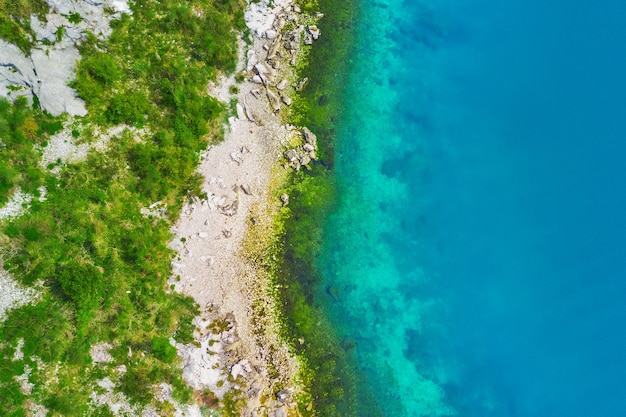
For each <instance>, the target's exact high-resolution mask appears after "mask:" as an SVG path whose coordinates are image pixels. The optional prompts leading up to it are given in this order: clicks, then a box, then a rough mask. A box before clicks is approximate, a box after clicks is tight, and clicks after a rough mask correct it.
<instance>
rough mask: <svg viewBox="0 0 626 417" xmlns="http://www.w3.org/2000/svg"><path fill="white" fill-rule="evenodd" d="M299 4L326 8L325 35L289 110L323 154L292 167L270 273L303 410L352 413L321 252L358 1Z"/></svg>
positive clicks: (301, 72) (351, 385)
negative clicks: (326, 302)
mask: <svg viewBox="0 0 626 417" xmlns="http://www.w3.org/2000/svg"><path fill="white" fill-rule="evenodd" d="M301 7H302V8H303V10H304V11H305V12H306V13H311V14H314V13H315V12H317V11H319V10H321V11H322V13H324V14H325V15H324V17H323V18H322V19H320V21H319V22H318V27H319V28H320V30H321V33H322V36H321V37H320V39H319V40H317V41H316V42H315V44H314V46H313V47H312V48H310V50H306V51H305V52H304V59H302V60H301V61H300V63H299V66H298V69H297V72H298V78H300V79H304V78H306V79H307V82H306V84H305V85H304V87H303V88H302V89H301V90H300V91H299V92H297V93H296V95H295V97H294V103H293V105H292V109H291V114H290V115H289V118H290V122H292V123H294V124H296V125H300V126H307V127H309V128H310V129H311V130H312V131H313V132H314V133H315V134H316V135H317V138H318V141H317V143H318V154H319V156H320V160H319V161H317V162H315V163H313V165H312V167H311V169H310V170H307V171H300V172H294V173H293V174H291V175H290V176H289V179H288V180H287V182H286V185H285V186H284V188H283V190H282V192H285V193H287V194H289V196H290V199H289V201H290V203H289V206H288V207H285V208H283V210H282V216H281V217H280V221H281V222H282V224H281V227H280V228H279V229H280V230H281V231H282V234H281V236H280V244H279V245H277V246H276V247H274V252H275V253H274V254H273V258H274V259H275V261H274V262H273V263H272V272H271V275H272V279H273V280H274V283H273V284H274V286H275V288H278V292H277V294H276V296H277V298H278V300H279V302H278V306H279V309H280V314H281V319H282V322H281V325H282V328H281V330H282V335H283V337H284V338H286V339H287V340H288V342H289V344H290V347H291V348H292V350H293V352H295V353H296V355H297V356H298V357H299V358H300V360H301V363H302V364H303V368H304V369H303V372H302V374H303V375H302V376H301V377H302V378H303V383H304V385H305V386H306V389H307V390H308V393H309V395H310V398H311V399H312V407H311V404H308V403H307V401H302V402H301V403H300V412H301V413H302V415H311V416H312V415H318V416H353V415H356V413H357V401H360V399H359V400H357V392H358V389H357V384H361V380H360V376H359V374H358V372H357V371H356V369H355V367H354V362H353V360H352V359H351V355H352V353H353V352H352V351H353V347H351V346H350V345H349V344H343V345H342V342H341V341H340V340H339V339H338V337H337V335H336V333H335V331H334V329H333V327H332V325H331V324H330V322H329V321H328V318H327V316H326V314H325V311H324V309H323V308H322V304H323V303H322V302H321V300H320V299H319V297H320V294H321V293H322V291H320V286H321V275H320V271H319V270H318V264H317V259H318V255H319V252H320V250H321V248H322V239H323V232H324V225H325V219H326V217H327V216H328V214H329V213H331V212H332V210H333V209H334V206H335V204H336V200H337V196H336V191H337V190H336V186H335V182H334V177H333V175H334V174H333V166H334V152H335V151H334V149H335V147H334V140H335V135H336V126H337V123H339V122H340V120H341V117H342V110H343V108H344V106H345V105H346V96H345V91H344V86H345V85H346V80H347V74H348V72H349V70H350V65H351V62H350V60H349V57H350V55H351V51H352V45H353V42H354V38H355V35H356V34H355V31H354V28H355V23H356V19H357V12H358V8H357V3H356V2H355V1H336V0H319V1H318V2H317V3H311V2H309V3H304V4H301ZM372 415H377V414H376V413H375V412H373V413H372Z"/></svg>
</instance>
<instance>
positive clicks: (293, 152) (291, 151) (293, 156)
mask: <svg viewBox="0 0 626 417" xmlns="http://www.w3.org/2000/svg"><path fill="white" fill-rule="evenodd" d="M285 158H287V160H288V161H289V162H293V161H295V160H297V159H298V153H297V152H296V150H295V149H289V150H288V151H287V152H285Z"/></svg>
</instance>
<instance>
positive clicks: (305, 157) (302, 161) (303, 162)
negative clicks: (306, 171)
mask: <svg viewBox="0 0 626 417" xmlns="http://www.w3.org/2000/svg"><path fill="white" fill-rule="evenodd" d="M310 162H311V158H310V157H309V155H307V154H304V155H302V156H301V157H300V164H301V165H308V164H309V163H310Z"/></svg>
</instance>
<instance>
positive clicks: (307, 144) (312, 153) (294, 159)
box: [283, 127, 317, 171]
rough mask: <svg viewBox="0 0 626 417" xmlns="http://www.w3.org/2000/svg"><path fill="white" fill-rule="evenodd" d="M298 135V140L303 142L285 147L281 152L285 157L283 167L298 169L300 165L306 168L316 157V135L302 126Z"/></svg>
mask: <svg viewBox="0 0 626 417" xmlns="http://www.w3.org/2000/svg"><path fill="white" fill-rule="evenodd" d="M300 137H301V139H300V141H301V142H304V143H303V144H302V145H299V146H296V147H294V148H290V149H287V150H286V151H285V153H284V154H283V156H284V157H285V159H286V163H285V168H287V167H291V168H293V169H295V170H296V171H298V170H300V168H302V167H307V168H308V167H309V164H310V163H311V162H312V161H314V160H316V159H317V153H316V151H317V136H316V135H315V134H314V133H313V132H311V131H310V130H309V129H308V128H307V127H303V128H302V132H301V135H300Z"/></svg>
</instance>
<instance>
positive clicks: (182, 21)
mask: <svg viewBox="0 0 626 417" xmlns="http://www.w3.org/2000/svg"><path fill="white" fill-rule="evenodd" d="M20 3H22V2H14V3H10V2H0V12H2V13H7V14H6V16H13V17H14V16H15V14H11V13H10V12H8V11H7V10H8V8H10V7H12V6H11V5H12V4H20ZM205 3H206V2H200V1H191V2H187V3H185V4H184V5H182V4H180V3H179V2H175V1H171V0H168V1H161V2H153V1H147V0H138V1H135V2H134V3H133V4H134V10H133V15H132V16H128V15H123V16H122V18H121V19H120V20H119V21H117V22H114V24H113V26H114V31H113V34H112V36H111V38H110V39H109V40H106V41H101V40H97V39H96V38H95V37H94V36H89V37H88V39H87V40H86V41H85V42H84V43H83V44H82V45H81V47H80V49H81V53H82V55H83V59H82V60H81V61H80V63H79V64H78V68H77V70H78V72H77V79H76V82H75V84H74V86H75V87H76V89H77V91H78V92H79V94H80V95H81V97H83V98H84V99H85V100H86V102H87V106H88V109H89V110H90V112H89V115H88V116H87V117H86V118H85V119H84V120H83V125H82V126H78V125H76V126H71V127H70V128H71V129H72V136H74V137H77V136H82V138H86V140H89V137H90V133H89V132H92V131H93V130H92V129H91V128H90V126H92V125H95V124H99V125H101V126H103V127H107V126H110V125H113V124H118V123H126V124H128V125H133V126H137V127H143V128H144V129H145V130H144V133H143V134H142V138H141V140H138V138H137V137H134V136H133V135H132V134H131V133H130V131H128V130H127V131H126V132H125V133H123V134H121V135H120V136H118V137H115V138H112V139H111V141H110V143H109V146H108V150H107V151H106V152H102V153H92V154H90V156H89V157H88V160H86V161H84V162H81V163H76V164H72V165H67V166H64V167H63V169H62V170H61V172H60V174H59V175H58V176H54V175H52V174H49V173H47V172H46V171H44V170H42V169H41V168H39V165H38V161H39V151H38V147H39V146H43V145H44V144H45V142H46V140H47V138H48V136H49V135H50V134H52V133H54V132H56V131H57V130H59V129H60V128H61V127H62V124H61V120H59V119H55V118H52V117H50V116H49V115H47V114H45V113H44V112H42V111H41V110H39V109H38V108H34V109H31V108H29V107H28V106H27V104H26V101H25V100H23V99H18V100H16V102H15V104H14V105H11V104H9V103H7V102H5V101H0V140H1V141H2V144H3V145H2V146H1V149H0V202H3V201H6V200H7V199H8V198H9V197H10V195H11V193H12V192H13V191H14V190H16V189H17V188H18V187H21V188H22V189H23V190H25V191H26V192H29V193H32V194H34V195H37V192H38V191H37V188H38V187H39V186H42V185H43V186H45V187H46V189H47V191H48V193H47V195H46V200H45V201H43V202H40V201H37V200H36V199H35V200H34V201H33V202H32V204H31V208H30V210H29V212H28V213H26V214H24V215H22V216H21V217H19V218H16V219H13V220H4V221H0V244H1V246H0V249H1V254H2V259H3V261H4V268H5V269H7V270H8V271H9V272H11V274H12V275H13V277H14V278H15V279H17V280H19V281H21V282H22V283H23V284H25V285H29V286H32V285H41V286H42V288H43V289H42V292H43V296H42V298H41V300H39V301H38V302H37V303H36V304H34V305H26V306H22V307H20V308H17V309H14V310H12V311H10V312H9V314H8V317H7V319H6V321H4V322H3V323H0V341H3V343H2V344H0V409H2V411H3V413H4V414H3V415H7V416H22V415H24V414H25V413H26V411H27V410H29V409H30V407H31V405H32V401H33V400H34V401H35V402H36V403H38V404H42V405H44V406H46V407H47V408H48V409H49V410H50V411H51V412H53V415H63V416H82V415H103V416H105V415H110V410H108V409H107V408H106V407H105V408H100V409H97V410H96V409H94V406H93V404H90V403H91V401H90V400H89V396H90V395H91V393H92V392H93V391H96V392H100V391H101V389H100V388H99V387H98V386H97V384H96V381H97V380H99V379H102V378H103V377H104V376H108V377H109V378H110V379H111V380H112V381H113V382H114V383H115V384H116V386H117V387H118V388H116V389H117V390H119V391H120V392H122V393H124V394H125V395H126V396H127V397H128V398H129V400H130V401H131V403H132V404H136V405H139V406H143V405H145V404H148V403H151V402H152V404H153V405H154V406H155V407H156V408H157V409H158V410H159V411H160V412H161V413H162V415H167V414H168V413H170V412H171V410H170V409H169V408H168V407H170V406H169V405H168V404H167V403H159V402H156V403H154V402H153V401H152V399H153V389H152V388H151V386H152V385H153V384H158V383H159V382H166V383H169V384H170V385H172V386H173V388H174V394H173V395H174V398H175V399H176V400H179V401H182V402H188V401H190V400H191V398H192V397H191V395H192V393H191V392H190V389H189V388H188V387H187V386H186V385H185V384H184V383H183V381H182V380H181V377H180V370H179V369H178V366H179V365H178V358H177V356H176V352H175V349H174V348H173V347H172V346H171V345H170V344H169V340H170V338H172V337H173V338H174V339H175V340H176V341H177V342H180V343H190V342H191V341H192V335H193V330H194V327H193V325H192V318H193V317H194V316H195V315H196V314H197V308H196V306H195V305H194V303H193V301H192V300H191V299H190V298H188V297H183V296H181V295H178V294H175V293H171V292H170V290H169V288H168V286H167V280H168V278H169V277H170V275H171V265H170V263H171V260H172V256H173V251H172V250H171V249H169V248H168V247H167V243H168V242H169V241H170V240H171V238H172V235H171V232H170V227H171V226H172V223H171V222H172V220H173V219H176V218H177V216H178V211H179V209H180V207H181V205H182V201H183V199H184V198H189V197H190V196H192V195H194V194H198V193H199V192H200V189H199V178H198V177H197V176H196V175H195V174H194V172H195V168H196V165H197V162H198V156H199V152H200V151H201V150H204V149H205V148H206V146H207V144H208V142H215V141H217V140H219V139H220V135H221V122H222V120H223V118H224V117H225V113H226V109H225V108H224V107H223V106H222V105H221V104H219V103H218V102H217V101H216V100H214V99H212V98H211V97H209V96H208V95H207V94H206V86H207V83H208V81H210V80H211V79H214V78H215V76H216V75H217V74H218V73H220V72H232V70H233V69H234V62H235V56H236V54H235V37H236V32H235V31H236V30H237V29H238V28H241V25H242V16H243V15H242V4H241V2H240V1H238V0H224V1H219V2H215V3H211V4H205ZM29 4H31V3H29ZM32 4H35V3H32ZM44 4H45V3H44ZM23 15H24V16H27V15H28V14H26V13H25V12H24V14H23ZM1 17H2V15H0V18H1ZM72 19H74V20H77V19H78V17H76V16H73V17H72ZM14 21H15V20H11V22H14ZM18 21H19V20H18ZM1 23H2V21H1V20H0V26H1ZM62 35H63V34H62V32H61V35H58V36H62ZM156 200H161V201H163V202H164V204H167V207H168V209H167V216H168V217H167V218H165V217H164V218H160V217H150V216H144V215H142V214H141V212H140V209H141V208H143V207H146V206H148V205H149V204H151V203H153V202H154V201H156ZM20 339H24V347H23V348H22V351H23V353H24V358H23V359H19V360H15V361H14V360H13V355H14V353H15V352H16V345H17V341H18V340H20ZM100 342H109V343H111V345H113V348H112V349H111V352H110V353H111V355H112V356H113V361H112V362H110V363H100V364H92V362H91V356H90V353H89V351H90V348H91V347H92V346H94V344H97V343H100ZM121 365H124V366H125V369H126V371H125V372H121V371H118V370H116V369H117V367H119V366H121ZM27 369H29V370H30V371H29V372H30V376H29V381H30V382H32V383H34V384H35V385H34V388H33V390H32V393H30V394H28V393H24V392H22V390H21V389H20V384H19V383H18V382H17V381H16V380H15V378H14V376H16V375H21V374H23V373H24V372H25V371H26V370H27Z"/></svg>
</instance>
